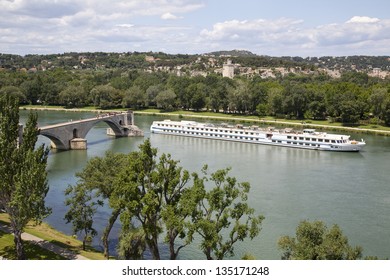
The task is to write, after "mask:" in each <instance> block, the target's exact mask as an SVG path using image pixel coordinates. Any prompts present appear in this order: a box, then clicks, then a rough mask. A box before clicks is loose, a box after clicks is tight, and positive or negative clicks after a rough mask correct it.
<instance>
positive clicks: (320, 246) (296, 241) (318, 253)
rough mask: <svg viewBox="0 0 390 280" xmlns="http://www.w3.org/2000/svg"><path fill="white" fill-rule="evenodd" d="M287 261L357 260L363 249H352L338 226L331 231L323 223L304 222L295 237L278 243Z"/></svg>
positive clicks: (285, 237)
mask: <svg viewBox="0 0 390 280" xmlns="http://www.w3.org/2000/svg"><path fill="white" fill-rule="evenodd" d="M278 246H279V249H280V250H282V251H283V254H282V259H286V260H356V259H361V258H362V248H361V247H359V246H356V247H352V246H350V245H349V243H348V238H347V237H346V236H344V235H343V233H342V231H341V229H340V227H339V226H338V225H333V226H332V227H331V228H330V229H328V227H327V226H326V225H325V224H324V223H323V222H322V221H314V222H312V223H311V222H309V221H302V222H300V223H299V225H298V227H297V229H296V234H295V237H290V236H283V237H281V238H280V239H279V241H278Z"/></svg>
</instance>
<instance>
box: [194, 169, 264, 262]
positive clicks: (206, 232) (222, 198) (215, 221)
mask: <svg viewBox="0 0 390 280" xmlns="http://www.w3.org/2000/svg"><path fill="white" fill-rule="evenodd" d="M229 170H230V169H229V168H227V169H222V170H217V171H216V172H215V173H212V174H211V175H210V176H208V175H207V165H206V166H204V168H203V169H202V172H203V174H204V175H205V177H203V178H200V177H198V176H197V174H194V175H193V177H194V188H195V190H194V191H193V192H194V194H195V195H193V199H194V200H195V201H196V202H197V206H196V211H195V212H194V213H193V215H192V224H191V225H190V232H189V235H188V238H189V239H190V240H192V239H193V238H194V235H195V233H196V234H198V235H199V236H200V239H201V241H200V242H201V243H200V248H201V249H202V251H203V253H204V254H205V256H206V258H207V259H208V260H211V259H215V258H216V259H219V260H222V259H224V258H225V257H227V256H233V255H234V244H235V243H236V242H238V241H243V240H244V239H246V238H248V237H249V238H250V239H253V238H254V237H256V236H257V235H258V234H259V233H260V229H261V223H262V221H263V219H264V217H263V216H261V215H255V213H254V209H253V208H251V207H249V205H248V203H247V202H246V201H247V199H248V193H249V190H250V185H249V183H247V182H243V183H237V180H236V178H234V177H230V176H228V173H229ZM207 181H211V182H212V183H213V185H214V188H212V189H211V190H209V191H206V186H205V183H206V182H207ZM223 233H224V234H223Z"/></svg>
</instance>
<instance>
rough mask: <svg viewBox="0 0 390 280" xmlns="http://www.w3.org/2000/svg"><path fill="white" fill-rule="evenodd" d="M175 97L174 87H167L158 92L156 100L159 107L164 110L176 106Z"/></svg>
mask: <svg viewBox="0 0 390 280" xmlns="http://www.w3.org/2000/svg"><path fill="white" fill-rule="evenodd" d="M175 99H176V94H175V93H174V92H173V90H172V89H167V90H164V91H161V92H160V93H158V94H157V96H156V98H155V101H156V103H157V107H158V108H162V109H163V110H166V111H167V110H173V108H174V107H175Z"/></svg>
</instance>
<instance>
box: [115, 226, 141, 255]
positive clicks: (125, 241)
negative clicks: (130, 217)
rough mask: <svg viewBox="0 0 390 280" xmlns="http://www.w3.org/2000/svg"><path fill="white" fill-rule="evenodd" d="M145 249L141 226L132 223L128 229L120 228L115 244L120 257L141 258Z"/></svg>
mask: <svg viewBox="0 0 390 280" xmlns="http://www.w3.org/2000/svg"><path fill="white" fill-rule="evenodd" d="M145 249H146V242H145V234H144V232H143V230H142V228H137V227H134V225H132V226H131V228H130V229H122V231H121V233H120V236H119V243H118V246H117V251H118V255H119V257H120V258H122V259H125V260H142V259H143V257H144V252H145Z"/></svg>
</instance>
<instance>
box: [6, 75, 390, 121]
mask: <svg viewBox="0 0 390 280" xmlns="http://www.w3.org/2000/svg"><path fill="white" fill-rule="evenodd" d="M0 94H2V95H4V94H12V95H17V96H19V98H20V100H21V103H26V104H39V103H41V104H46V105H62V106H66V107H83V106H97V107H99V108H102V109H109V108H120V107H130V108H147V107H157V108H160V109H163V110H173V109H176V108H180V109H185V110H190V109H191V110H203V109H205V108H206V109H209V110H213V111H223V112H225V113H238V114H255V115H259V116H265V115H270V116H276V117H283V118H293V119H304V118H305V119H318V120H322V119H326V118H331V119H332V120H335V121H341V122H343V123H358V122H359V121H366V122H368V121H369V122H371V123H374V124H378V123H384V124H386V125H390V82H389V80H388V79H386V80H381V79H378V78H372V77H369V76H368V75H367V74H364V73H359V72H345V73H344V74H343V75H342V76H341V78H339V79H332V78H330V77H329V76H327V75H325V74H313V75H297V74H289V75H287V76H280V77H278V78H275V79H261V78H260V77H254V78H250V79H248V78H243V77H237V78H235V79H233V80H232V79H228V78H223V77H221V76H219V75H217V74H211V75H208V76H206V77H203V76H195V77H189V76H182V77H179V76H176V75H172V74H168V73H165V72H158V71H157V72H152V73H148V72H145V71H140V70H131V71H123V70H114V69H111V70H101V71H98V70H73V71H67V70H64V69H61V68H57V69H55V70H50V71H43V72H36V73H29V72H21V71H2V72H0Z"/></svg>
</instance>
